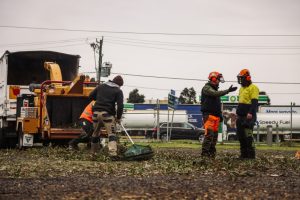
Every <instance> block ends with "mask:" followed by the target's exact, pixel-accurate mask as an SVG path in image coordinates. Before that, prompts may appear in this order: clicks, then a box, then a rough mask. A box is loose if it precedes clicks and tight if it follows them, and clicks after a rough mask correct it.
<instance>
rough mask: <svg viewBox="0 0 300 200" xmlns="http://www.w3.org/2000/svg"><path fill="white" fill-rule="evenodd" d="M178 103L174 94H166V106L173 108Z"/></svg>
mask: <svg viewBox="0 0 300 200" xmlns="http://www.w3.org/2000/svg"><path fill="white" fill-rule="evenodd" d="M177 104H178V98H177V97H176V96H175V95H172V94H169V95H168V106H169V107H170V108H173V109H175V107H176V106H177Z"/></svg>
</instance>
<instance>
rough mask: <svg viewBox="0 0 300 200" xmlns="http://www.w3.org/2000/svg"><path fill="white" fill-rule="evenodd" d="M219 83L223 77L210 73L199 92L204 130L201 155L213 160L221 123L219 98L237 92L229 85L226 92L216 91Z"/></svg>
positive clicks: (216, 73)
mask: <svg viewBox="0 0 300 200" xmlns="http://www.w3.org/2000/svg"><path fill="white" fill-rule="evenodd" d="M220 82H221V83H224V82H225V80H224V78H223V75H222V74H221V73H219V72H211V73H210V74H209V76H208V82H207V83H206V84H205V85H204V87H203V88H202V91H201V111H202V118H203V123H204V129H205V133H204V141H203V143H202V153H201V155H202V156H204V157H212V158H214V157H215V155H216V143H217V139H218V128H219V123H220V122H221V121H223V117H222V111H221V99H220V97H221V96H223V95H226V94H228V93H229V92H233V91H236V90H237V87H233V86H232V85H231V86H230V87H229V88H228V89H227V90H220V91H218V89H219V83H220Z"/></svg>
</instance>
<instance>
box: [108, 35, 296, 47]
mask: <svg viewBox="0 0 300 200" xmlns="http://www.w3.org/2000/svg"><path fill="white" fill-rule="evenodd" d="M107 37H108V38H113V39H108V40H109V41H112V42H124V43H133V44H147V45H161V46H180V47H201V48H226V49H227V48H228V49H230V48H234V49H300V46H295V45H293V46H263V45H259V46H255V45H252V46H246V45H218V44H215V45H211V44H195V43H181V42H163V41H157V40H138V39H132V38H120V37H113V36H107ZM114 38H117V39H114Z"/></svg>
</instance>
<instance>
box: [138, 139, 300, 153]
mask: <svg viewBox="0 0 300 200" xmlns="http://www.w3.org/2000/svg"><path fill="white" fill-rule="evenodd" d="M136 143H137V144H141V145H150V146H152V147H153V148H192V149H198V148H200V147H201V144H200V143H199V142H198V141H196V140H172V141H170V142H161V141H146V140H145V141H139V142H136ZM239 148H240V146H239V142H230V143H224V144H221V143H218V144H217V149H239ZM256 149H259V150H280V151H296V150H300V143H293V144H292V145H291V146H283V145H282V144H273V145H272V146H268V145H266V144H264V143H257V144H256Z"/></svg>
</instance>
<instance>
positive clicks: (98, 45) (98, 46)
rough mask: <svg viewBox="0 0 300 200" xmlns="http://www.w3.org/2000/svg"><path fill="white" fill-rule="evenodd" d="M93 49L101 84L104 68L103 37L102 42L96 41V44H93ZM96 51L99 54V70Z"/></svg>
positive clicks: (98, 79) (98, 78)
mask: <svg viewBox="0 0 300 200" xmlns="http://www.w3.org/2000/svg"><path fill="white" fill-rule="evenodd" d="M90 45H91V47H92V48H93V49H94V58H95V69H96V73H97V81H98V83H100V80H101V66H102V56H103V54H102V46H103V36H102V38H101V40H98V39H96V43H91V44H90ZM96 51H98V53H99V61H98V69H97V66H96Z"/></svg>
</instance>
